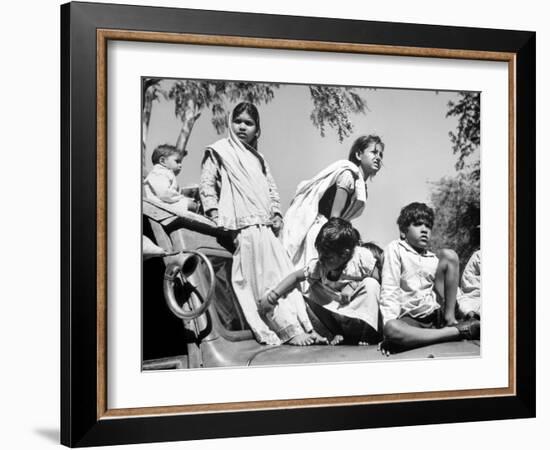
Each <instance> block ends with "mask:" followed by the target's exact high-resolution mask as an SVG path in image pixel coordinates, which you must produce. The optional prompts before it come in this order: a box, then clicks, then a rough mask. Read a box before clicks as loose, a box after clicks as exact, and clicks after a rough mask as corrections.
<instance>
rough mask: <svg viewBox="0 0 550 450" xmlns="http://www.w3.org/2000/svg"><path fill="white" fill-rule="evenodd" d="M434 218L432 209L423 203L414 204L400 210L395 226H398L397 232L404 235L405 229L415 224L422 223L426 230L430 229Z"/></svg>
mask: <svg viewBox="0 0 550 450" xmlns="http://www.w3.org/2000/svg"><path fill="white" fill-rule="evenodd" d="M434 217H435V214H434V210H433V209H432V208H430V207H429V206H428V205H426V204H425V203H418V202H414V203H410V204H409V205H407V206H405V207H403V208H402V209H401V212H400V213H399V217H398V218H397V225H398V226H399V231H401V232H402V233H406V232H407V228H409V226H410V225H412V224H416V223H423V224H425V225H426V226H427V227H428V228H432V227H433V226H434Z"/></svg>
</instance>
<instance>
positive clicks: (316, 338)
mask: <svg viewBox="0 0 550 450" xmlns="http://www.w3.org/2000/svg"><path fill="white" fill-rule="evenodd" d="M309 335H310V336H313V339H314V341H313V343H314V344H328V339H327V338H326V337H323V336H321V335H320V334H319V333H317V331H315V330H312V331H310V332H309Z"/></svg>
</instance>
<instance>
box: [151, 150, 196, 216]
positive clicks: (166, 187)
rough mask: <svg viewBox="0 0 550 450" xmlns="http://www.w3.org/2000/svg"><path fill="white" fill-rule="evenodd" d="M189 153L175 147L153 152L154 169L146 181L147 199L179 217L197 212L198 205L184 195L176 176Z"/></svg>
mask: <svg viewBox="0 0 550 450" xmlns="http://www.w3.org/2000/svg"><path fill="white" fill-rule="evenodd" d="M186 154H187V152H183V153H182V152H180V151H178V150H177V149H176V147H174V146H173V145H168V144H163V145H159V146H158V147H157V148H155V150H154V151H153V155H152V156H151V160H152V161H153V164H154V166H153V169H152V170H151V172H149V174H148V175H147V177H146V178H145V181H144V187H145V198H147V199H149V200H153V201H154V202H155V203H157V204H158V205H159V206H160V207H162V208H164V209H166V210H168V211H170V212H172V213H174V214H176V215H178V216H182V215H185V213H186V212H187V211H191V212H197V210H198V205H197V203H195V201H194V200H193V199H192V198H189V197H186V196H185V195H183V193H182V190H181V189H180V187H179V185H178V181H177V180H176V176H177V175H178V174H179V173H180V171H181V161H182V159H183V158H184V156H185V155H186Z"/></svg>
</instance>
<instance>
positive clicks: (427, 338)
mask: <svg viewBox="0 0 550 450" xmlns="http://www.w3.org/2000/svg"><path fill="white" fill-rule="evenodd" d="M433 223H434V211H433V210H432V209H431V208H430V207H428V206H427V205H426V204H424V203H411V204H409V205H407V206H405V207H404V208H403V209H402V210H401V213H400V214H399V218H398V219H397V224H398V226H399V232H400V239H398V240H395V241H392V242H391V243H390V244H389V245H388V246H387V247H386V249H385V251H384V266H383V269H382V290H381V293H380V312H381V314H382V320H383V323H384V328H383V334H384V342H383V343H382V345H381V351H382V352H383V353H384V354H389V353H390V352H391V351H392V350H404V349H407V348H414V347H419V346H422V345H428V344H434V343H438V342H444V341H454V340H460V339H479V334H480V323H479V321H478V320H474V319H471V320H468V321H465V322H461V323H458V322H457V320H456V318H455V307H456V297H457V288H458V277H459V263H458V256H457V255H456V253H455V252H454V251H452V250H440V251H438V252H437V255H436V254H435V253H432V252H431V251H429V250H428V248H429V244H430V237H431V230H432V226H433ZM441 322H443V323H441Z"/></svg>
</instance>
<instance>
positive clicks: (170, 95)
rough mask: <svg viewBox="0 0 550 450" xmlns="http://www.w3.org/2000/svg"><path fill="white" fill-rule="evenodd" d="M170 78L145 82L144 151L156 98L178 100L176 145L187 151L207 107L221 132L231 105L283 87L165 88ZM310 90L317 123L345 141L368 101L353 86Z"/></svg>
mask: <svg viewBox="0 0 550 450" xmlns="http://www.w3.org/2000/svg"><path fill="white" fill-rule="evenodd" d="M166 81H170V80H162V79H159V78H147V79H145V80H144V81H143V116H142V122H143V136H142V152H143V154H145V142H146V135H147V130H148V126H149V121H150V117H151V110H152V105H153V102H154V101H155V100H159V99H161V98H164V99H166V100H170V101H173V102H174V105H175V107H174V113H175V115H176V117H178V118H179V119H180V120H181V123H182V125H181V129H180V132H179V135H178V137H177V142H176V147H177V148H178V149H179V150H180V151H183V150H184V149H185V147H186V145H187V142H188V140H189V136H190V135H191V132H192V130H193V126H194V124H195V122H196V121H197V120H198V119H199V117H200V116H201V114H202V112H203V111H204V110H209V111H210V112H211V122H212V125H213V126H214V128H215V130H216V132H217V133H218V134H221V133H223V132H224V131H225V130H226V129H227V126H228V115H229V114H228V111H227V109H226V106H227V105H228V104H230V103H235V102H238V101H248V102H251V103H254V104H256V105H258V104H266V103H269V102H270V101H271V100H273V98H274V97H275V91H276V90H277V89H278V88H279V84H276V83H251V82H242V81H240V82H233V81H206V80H205V81H202V80H173V82H172V83H169V85H168V86H167V87H164V88H162V87H161V85H163V82H166ZM164 84H165V83H164ZM309 91H310V95H311V99H312V102H313V110H312V112H311V116H310V117H311V120H312V122H313V124H314V125H315V126H316V127H317V128H318V129H319V131H320V133H321V136H323V137H324V136H325V131H326V128H327V127H330V128H333V129H334V130H335V131H336V134H337V136H338V139H339V141H340V142H341V141H342V140H343V139H344V138H345V137H347V136H349V135H350V134H351V133H352V131H353V124H352V122H351V119H350V115H351V114H356V113H364V112H365V110H366V102H365V100H364V99H363V98H362V97H361V96H360V95H359V94H358V93H357V92H355V91H354V90H353V89H352V88H346V87H331V86H310V87H309Z"/></svg>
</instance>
